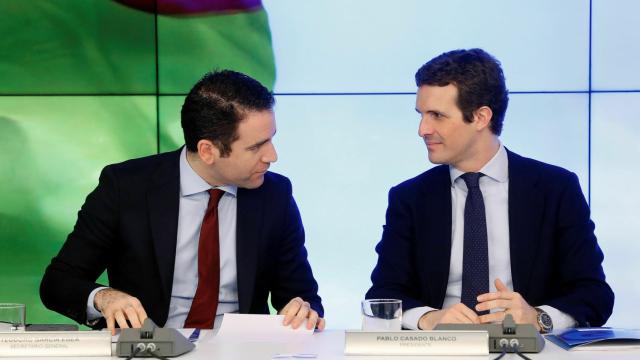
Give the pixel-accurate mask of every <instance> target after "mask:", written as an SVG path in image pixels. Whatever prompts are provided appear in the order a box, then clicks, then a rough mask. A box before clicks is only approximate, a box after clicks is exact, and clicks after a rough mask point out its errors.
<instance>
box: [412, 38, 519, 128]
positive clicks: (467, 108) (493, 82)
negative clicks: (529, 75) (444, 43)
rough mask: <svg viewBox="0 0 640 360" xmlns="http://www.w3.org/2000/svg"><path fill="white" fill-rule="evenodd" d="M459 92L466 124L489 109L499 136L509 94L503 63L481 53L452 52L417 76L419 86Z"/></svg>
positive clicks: (471, 51) (479, 51)
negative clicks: (447, 88)
mask: <svg viewBox="0 0 640 360" xmlns="http://www.w3.org/2000/svg"><path fill="white" fill-rule="evenodd" d="M449 84H452V85H454V86H455V87H456V88H457V89H458V100H457V104H458V107H459V108H460V110H461V111H462V114H463V117H464V120H465V121H466V122H472V121H473V112H474V111H475V110H477V109H478V108H480V107H482V106H488V107H489V108H490V109H491V111H492V112H493V116H492V118H491V125H490V129H491V131H492V132H493V133H494V134H496V135H500V133H501V132H502V123H503V121H504V114H505V112H506V111H507V105H508V103H509V91H508V90H507V88H506V86H505V83H504V74H503V73H502V68H501V67H500V62H499V61H498V60H496V58H494V57H493V56H491V55H490V54H489V53H487V52H486V51H484V50H482V49H470V50H453V51H449V52H446V53H444V54H441V55H438V56H437V57H435V58H433V59H431V60H430V61H429V62H427V63H426V64H424V65H422V66H421V67H420V69H418V72H416V85H417V86H418V87H420V86H423V85H429V86H447V85H449Z"/></svg>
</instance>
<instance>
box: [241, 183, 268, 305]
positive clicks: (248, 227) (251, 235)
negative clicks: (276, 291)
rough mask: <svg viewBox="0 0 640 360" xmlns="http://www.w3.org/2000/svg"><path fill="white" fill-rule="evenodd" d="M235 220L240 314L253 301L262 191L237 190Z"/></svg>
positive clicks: (259, 189) (260, 227) (261, 211)
mask: <svg viewBox="0 0 640 360" xmlns="http://www.w3.org/2000/svg"><path fill="white" fill-rule="evenodd" d="M237 201H238V204H237V205H238V206H237V220H236V263H237V275H238V307H239V310H240V313H245V314H246V313H249V312H250V310H251V302H252V299H253V295H254V294H253V289H254V287H255V286H254V284H255V280H256V271H257V267H256V266H257V263H258V259H257V258H258V248H259V246H258V241H259V239H260V235H261V230H262V223H263V211H264V199H263V191H262V189H261V188H258V189H254V190H248V189H238V200H237Z"/></svg>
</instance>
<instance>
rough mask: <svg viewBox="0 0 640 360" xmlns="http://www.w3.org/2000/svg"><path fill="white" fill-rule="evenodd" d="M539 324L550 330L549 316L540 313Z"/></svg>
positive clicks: (551, 325)
mask: <svg viewBox="0 0 640 360" xmlns="http://www.w3.org/2000/svg"><path fill="white" fill-rule="evenodd" d="M540 325H542V326H543V327H544V328H545V330H550V329H551V328H552V327H553V322H552V321H551V316H549V314H547V313H544V312H543V313H540Z"/></svg>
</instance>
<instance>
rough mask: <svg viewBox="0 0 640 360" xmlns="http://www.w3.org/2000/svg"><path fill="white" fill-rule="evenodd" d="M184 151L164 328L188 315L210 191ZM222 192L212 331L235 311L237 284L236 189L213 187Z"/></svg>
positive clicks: (94, 314) (91, 312) (92, 314)
mask: <svg viewBox="0 0 640 360" xmlns="http://www.w3.org/2000/svg"><path fill="white" fill-rule="evenodd" d="M186 155H187V154H186V148H183V149H182V152H181V153H180V204H179V212H178V237H177V243H176V260H175V266H174V270H173V287H172V289H171V302H170V304H169V317H168V318H167V322H166V324H165V327H171V328H182V327H184V322H185V320H186V319H187V315H189V309H191V302H192V301H193V297H194V296H195V293H196V289H197V287H198V243H199V239H200V227H201V226H202V220H203V218H204V214H205V212H206V210H207V205H208V203H209V193H208V190H209V189H211V188H212V186H211V185H209V184H208V183H207V182H206V181H204V179H202V178H201V177H200V176H199V175H198V174H196V172H195V171H194V170H193V169H192V168H191V166H190V165H189V163H188V162H187V157H186ZM213 188H217V189H220V190H223V191H224V192H225V193H224V195H223V196H222V198H220V202H219V203H218V231H219V234H220V291H219V294H218V310H217V312H216V319H215V323H214V328H218V327H219V326H220V324H221V322H222V315H223V314H224V313H235V312H238V309H239V306H238V282H237V269H236V219H237V214H236V211H237V200H236V199H237V198H236V196H237V187H236V186H229V185H226V186H219V187H213ZM100 289H104V288H103V287H102V288H97V289H94V290H93V291H92V292H91V294H90V295H89V299H88V301H87V318H88V319H89V320H90V321H91V320H96V319H98V318H100V317H102V315H101V314H100V312H98V311H97V310H96V309H95V308H94V306H93V299H94V297H95V293H96V292H98V291H99V290H100Z"/></svg>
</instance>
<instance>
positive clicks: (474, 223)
mask: <svg viewBox="0 0 640 360" xmlns="http://www.w3.org/2000/svg"><path fill="white" fill-rule="evenodd" d="M482 175H484V174H482V173H465V174H463V175H462V176H461V177H462V180H464V182H465V183H466V184H467V189H468V192H467V200H466V202H465V205H464V253H463V257H462V295H461V296H460V300H461V301H462V303H463V304H465V305H467V306H468V307H469V308H470V309H472V310H474V311H475V306H476V304H477V303H478V302H477V301H476V298H477V297H478V295H481V294H484V293H487V292H489V251H488V245H487V220H486V218H485V212H484V200H483V199H482V191H480V184H479V180H480V176H482ZM488 313H489V312H488V311H481V312H478V314H480V315H484V314H488Z"/></svg>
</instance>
